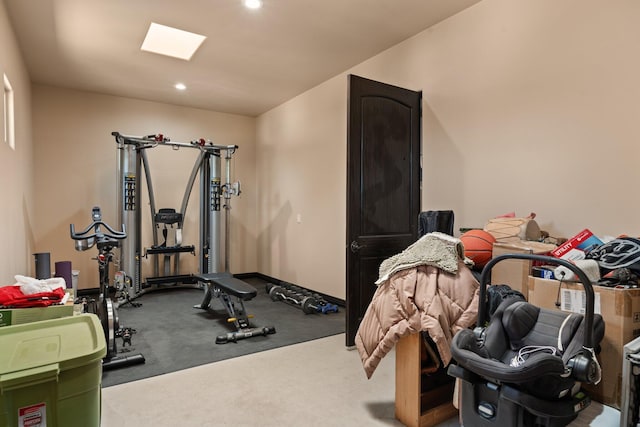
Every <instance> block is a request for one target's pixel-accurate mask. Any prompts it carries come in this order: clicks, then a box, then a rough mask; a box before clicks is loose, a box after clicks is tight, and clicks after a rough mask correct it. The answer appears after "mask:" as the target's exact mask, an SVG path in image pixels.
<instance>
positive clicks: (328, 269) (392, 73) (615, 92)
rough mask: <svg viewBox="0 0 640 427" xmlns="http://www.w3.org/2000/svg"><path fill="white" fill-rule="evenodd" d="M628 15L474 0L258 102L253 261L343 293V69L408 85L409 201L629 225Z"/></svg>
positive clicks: (634, 173)
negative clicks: (418, 95) (412, 107)
mask: <svg viewBox="0 0 640 427" xmlns="http://www.w3.org/2000/svg"><path fill="white" fill-rule="evenodd" d="M638 19H640V3H638V2H637V1H633V0H615V1H613V2H608V3H607V5H606V6H603V3H602V2H601V1H597V0H587V1H585V0H567V1H563V2H557V1H554V0H537V1H528V2H512V1H509V0H483V1H482V2H480V3H478V4H476V5H474V6H472V7H471V8H469V9H467V10H465V11H463V12H462V13H460V14H458V15H456V16H454V17H452V18H450V19H448V20H446V21H444V22H442V23H440V24H438V25H436V26H434V27H432V28H431V29H428V30H426V31H424V32H422V33H421V34H419V35H417V36H415V37H413V38H411V39H409V40H407V41H405V42H403V43H401V44H399V45H396V46H395V47H393V48H391V49H389V50H387V51H385V52H383V53H381V54H380V55H377V56H375V57H373V58H371V59H369V60H367V61H365V62H364V63H362V64H360V65H358V66H356V67H354V68H353V69H351V70H348V71H347V72H345V73H344V74H341V75H339V76H336V77H335V78H333V79H331V80H329V81H327V82H325V83H323V84H321V85H319V86H317V87H315V88H313V89H311V90H309V91H308V92H305V93H303V94H301V95H299V96H298V97H296V98H294V99H292V100H290V101H289V102H287V103H285V104H283V105H281V106H279V107H277V108H275V109H273V110H271V111H269V112H267V113H265V114H263V115H262V116H260V117H259V118H258V126H257V153H258V182H259V183H260V196H259V199H258V200H259V202H258V210H259V211H260V218H259V221H260V222H259V247H260V253H259V271H261V272H262V273H265V274H268V275H273V276H276V277H279V278H281V279H284V280H289V281H293V282H296V283H298V284H300V285H302V286H305V287H308V288H311V289H314V290H318V291H321V292H325V293H328V294H330V295H333V296H336V297H341V298H344V296H345V262H344V254H345V233H346V225H345V224H346V212H345V209H346V208H345V199H346V193H345V190H346V178H345V166H346V119H345V117H346V103H347V77H346V75H347V74H348V73H353V74H357V75H361V76H363V77H367V78H371V79H374V80H379V81H383V82H386V83H390V84H394V85H398V86H403V87H407V88H409V89H413V90H421V91H422V92H423V123H422V126H423V157H424V159H423V165H424V184H423V194H422V208H423V210H431V209H453V210H454V211H455V214H456V224H455V226H456V228H459V227H478V226H483V225H484V223H485V222H486V220H487V219H488V218H491V217H493V216H496V215H499V214H502V213H506V212H509V211H515V212H516V213H517V214H519V215H523V216H524V215H527V214H528V213H529V212H532V211H533V212H536V213H537V214H538V217H537V220H538V223H539V224H540V226H541V228H542V229H544V230H548V231H549V232H551V233H552V234H554V235H563V236H569V237H570V236H571V235H573V234H575V233H577V232H579V231H580V230H581V229H583V228H585V227H588V228H590V229H591V230H592V231H593V232H594V233H596V234H597V235H601V236H604V235H617V234H619V233H627V234H630V235H636V236H637V235H640V222H638V220H637V217H638V214H637V212H638V210H639V208H640V202H639V201H638V200H637V198H636V197H635V191H634V190H635V187H636V184H637V183H638V182H640V172H639V170H638V168H637V166H636V165H637V162H638V158H639V157H640V144H638V137H639V131H638V128H637V122H638V116H639V113H640V110H639V108H638V102H637V101H638V99H640V85H639V84H638V76H639V75H640V56H639V55H638V54H637V40H639V39H640V26H638V25H637V22H638ZM298 213H301V216H302V222H301V223H297V222H296V216H297V214H298Z"/></svg>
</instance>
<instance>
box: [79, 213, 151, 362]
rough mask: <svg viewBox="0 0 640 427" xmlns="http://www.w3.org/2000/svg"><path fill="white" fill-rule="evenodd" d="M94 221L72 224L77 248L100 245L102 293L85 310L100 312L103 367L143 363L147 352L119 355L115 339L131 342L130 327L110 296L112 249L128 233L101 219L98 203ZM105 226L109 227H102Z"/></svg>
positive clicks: (99, 259)
mask: <svg viewBox="0 0 640 427" xmlns="http://www.w3.org/2000/svg"><path fill="white" fill-rule="evenodd" d="M91 219H92V223H91V224H89V226H87V228H86V229H85V230H84V231H81V232H79V233H76V231H75V228H74V225H73V224H70V230H71V238H72V239H73V240H75V248H76V250H77V251H86V250H87V249H90V248H92V247H93V246H94V245H95V246H97V249H98V257H97V258H95V259H96V260H97V261H98V271H99V276H100V295H99V296H98V299H97V300H95V299H90V300H83V306H84V308H83V311H84V312H86V313H93V314H95V315H97V316H98V318H99V319H100V323H101V324H102V328H103V329H104V337H105V340H106V343H107V355H106V356H105V358H104V359H103V361H102V368H103V369H104V370H108V369H114V368H121V367H124V366H129V365H134V364H139V363H144V362H145V359H144V356H142V355H141V354H135V355H128V356H125V355H118V346H117V342H116V339H117V338H123V341H124V342H125V343H126V342H128V343H129V344H131V334H132V332H134V330H132V329H131V328H121V327H120V322H119V319H118V309H117V304H115V303H114V302H113V300H112V299H111V297H110V296H109V282H110V279H109V265H110V264H111V262H112V261H113V249H114V248H117V247H119V246H120V241H121V240H123V239H125V238H126V237H127V234H126V233H125V231H124V227H123V231H116V230H114V229H113V228H111V227H110V226H109V225H108V224H106V223H104V222H103V221H102V214H101V212H100V208H99V207H97V206H96V207H94V208H93V210H92V212H91ZM101 227H104V228H105V229H106V230H107V231H103V230H102V229H101Z"/></svg>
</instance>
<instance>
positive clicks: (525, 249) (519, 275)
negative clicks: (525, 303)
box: [491, 240, 556, 298]
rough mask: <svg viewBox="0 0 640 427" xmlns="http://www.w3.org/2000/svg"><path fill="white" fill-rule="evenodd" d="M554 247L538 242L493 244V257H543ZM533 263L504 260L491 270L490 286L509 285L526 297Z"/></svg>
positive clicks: (519, 260)
mask: <svg viewBox="0 0 640 427" xmlns="http://www.w3.org/2000/svg"><path fill="white" fill-rule="evenodd" d="M555 248H556V246H555V245H550V244H548V243H540V242H529V241H524V240H523V241H520V242H507V243H494V244H493V257H494V258H495V257H497V256H499V255H505V254H514V253H516V254H536V255H545V254H548V253H549V252H551V251H552V250H553V249H555ZM533 265H534V263H533V262H532V261H529V260H523V259H506V260H504V261H500V262H499V263H497V264H496V265H494V266H493V268H492V269H491V284H492V285H509V286H510V287H511V289H515V290H516V291H520V292H522V294H523V295H524V296H525V298H526V297H527V293H528V290H527V289H528V284H529V276H530V275H531V268H532V267H533Z"/></svg>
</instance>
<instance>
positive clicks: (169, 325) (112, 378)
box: [102, 278, 345, 387]
mask: <svg viewBox="0 0 640 427" xmlns="http://www.w3.org/2000/svg"><path fill="white" fill-rule="evenodd" d="M243 280H245V281H246V282H248V283H251V284H252V285H253V286H255V287H256V289H257V290H258V295H257V296H256V297H255V298H254V299H252V300H250V301H247V302H245V308H246V310H247V312H248V313H249V314H253V315H254V318H253V319H252V321H253V323H254V324H255V325H256V326H260V327H262V326H274V327H275V328H276V333H275V334H272V335H267V336H258V337H252V338H248V339H244V340H240V341H238V342H235V343H233V342H231V343H227V344H216V343H215V340H216V337H217V336H218V335H224V334H226V333H227V332H233V331H234V328H233V324H228V323H227V313H226V310H225V308H224V306H223V305H222V302H221V301H220V300H218V299H213V300H212V301H211V307H212V309H213V310H211V311H204V310H200V309H195V308H193V306H194V305H199V304H200V303H201V302H202V298H203V295H204V291H202V290H198V289H167V290H161V291H155V292H150V293H147V294H145V295H142V296H141V297H139V298H137V299H136V302H140V303H142V307H139V308H135V307H131V306H130V305H125V306H122V307H120V308H119V309H118V317H119V320H120V326H123V327H131V328H134V329H136V331H137V332H136V333H135V334H134V335H133V337H132V346H131V347H130V346H129V345H127V346H126V347H123V345H122V340H121V339H118V349H119V350H122V349H123V348H125V349H127V350H129V349H130V348H131V351H130V352H125V353H121V354H124V355H126V354H136V353H142V355H143V356H144V357H145V359H146V362H145V363H144V364H140V365H133V366H129V367H123V368H119V369H115V370H110V371H105V372H104V373H103V376H102V386H103V387H109V386H112V385H116V384H122V383H125V382H129V381H135V380H139V379H142V378H147V377H152V376H155V375H161V374H165V373H168V372H173V371H178V370H181V369H187V368H191V367H194V366H199V365H203V364H205V363H211V362H216V361H219V360H224V359H229V358H232V357H237V356H242V355H245V354H250V353H256V352H259V351H264V350H270V349H272V348H276V347H283V346H287V345H291V344H295V343H299V342H304V341H309V340H314V339H317V338H322V337H326V336H329V335H335V334H340V333H344V332H345V313H344V308H343V307H340V308H339V312H338V313H329V314H304V313H303V312H302V310H300V309H297V308H295V307H293V306H290V305H288V304H286V303H283V302H273V301H272V300H271V298H270V297H269V295H268V294H267V292H266V289H265V282H264V281H262V280H261V279H254V278H249V279H243Z"/></svg>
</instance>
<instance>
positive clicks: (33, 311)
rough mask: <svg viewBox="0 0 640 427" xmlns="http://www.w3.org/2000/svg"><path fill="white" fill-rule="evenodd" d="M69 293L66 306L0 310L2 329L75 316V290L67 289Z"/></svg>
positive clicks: (0, 325)
mask: <svg viewBox="0 0 640 427" xmlns="http://www.w3.org/2000/svg"><path fill="white" fill-rule="evenodd" d="M67 293H69V294H70V295H69V299H68V300H67V303H66V304H64V305H51V306H49V307H33V308H0V327H2V326H11V325H21V324H23V323H31V322H38V321H40V320H50V319H58V318H60V317H66V316H73V289H67Z"/></svg>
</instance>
